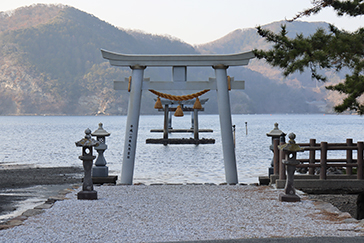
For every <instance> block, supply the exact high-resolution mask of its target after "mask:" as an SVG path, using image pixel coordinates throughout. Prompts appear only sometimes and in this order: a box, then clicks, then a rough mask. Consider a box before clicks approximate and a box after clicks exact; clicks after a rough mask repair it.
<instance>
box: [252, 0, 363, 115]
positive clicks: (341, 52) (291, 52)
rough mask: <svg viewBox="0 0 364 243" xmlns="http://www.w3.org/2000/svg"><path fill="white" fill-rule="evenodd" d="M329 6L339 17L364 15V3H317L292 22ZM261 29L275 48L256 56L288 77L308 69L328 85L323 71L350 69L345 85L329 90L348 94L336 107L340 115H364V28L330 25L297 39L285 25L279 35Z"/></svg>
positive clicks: (351, 0)
mask: <svg viewBox="0 0 364 243" xmlns="http://www.w3.org/2000/svg"><path fill="white" fill-rule="evenodd" d="M327 7H332V8H333V9H334V10H335V12H336V13H337V14H338V15H339V16H343V15H347V16H352V17H358V16H359V17H360V16H362V15H364V0H347V1H339V0H314V1H312V7H311V8H309V9H306V10H304V11H302V12H300V13H298V14H297V15H296V16H295V17H294V18H293V19H292V20H289V21H294V20H296V19H298V18H300V17H302V16H310V15H312V14H317V13H318V12H320V11H321V10H322V9H323V8H327ZM257 30H258V34H259V35H260V36H262V37H264V38H265V39H266V41H268V42H270V43H273V48H272V49H271V50H268V51H265V50H256V49H255V50H254V53H255V55H256V57H257V58H259V59H262V58H264V59H265V60H266V61H267V62H268V63H269V64H270V65H272V66H274V67H280V68H282V69H283V75H284V76H285V77H287V76H288V75H290V74H292V73H294V72H296V71H299V72H301V73H302V72H303V71H304V70H305V69H307V68H308V69H309V70H310V71H311V77H312V78H313V79H316V80H319V81H323V82H325V81H326V80H327V77H325V76H324V75H323V74H322V73H323V72H322V70H324V69H333V70H335V71H340V70H343V69H344V68H345V70H349V72H348V74H347V75H346V78H345V82H344V83H339V84H337V85H331V86H327V87H326V88H327V89H329V90H334V91H338V92H340V93H343V94H346V97H345V98H344V100H343V101H342V103H341V104H339V105H337V106H335V111H336V112H339V113H341V112H344V111H346V110H353V111H356V112H358V114H360V115H363V114H364V104H363V103H360V102H359V98H360V97H361V96H362V95H363V93H364V28H359V29H358V30H356V31H353V32H349V31H345V30H340V29H338V28H337V27H335V26H334V25H330V27H329V30H328V31H325V30H324V29H317V31H316V32H315V33H314V34H313V35H310V36H308V37H304V36H303V35H302V34H298V35H296V37H295V38H294V39H292V38H288V37H287V30H286V26H285V25H282V26H281V31H280V33H278V34H276V33H273V32H272V31H269V30H265V29H262V28H261V27H257Z"/></svg>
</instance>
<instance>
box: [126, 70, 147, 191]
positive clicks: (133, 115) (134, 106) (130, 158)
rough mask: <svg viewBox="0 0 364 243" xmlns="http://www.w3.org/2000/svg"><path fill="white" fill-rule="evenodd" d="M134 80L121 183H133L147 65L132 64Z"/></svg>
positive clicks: (127, 122) (130, 98) (127, 121)
mask: <svg viewBox="0 0 364 243" xmlns="http://www.w3.org/2000/svg"><path fill="white" fill-rule="evenodd" d="M131 69H132V70H133V71H132V80H133V82H132V83H131V89H130V97H129V104H128V117H127V119H126V129H125V140H124V141H125V142H124V153H123V165H122V169H121V184H127V185H129V184H130V185H131V184H132V183H133V174H134V161H135V152H136V145H137V138H138V127H139V116H140V104H141V98H142V84H143V80H144V77H143V76H144V69H145V66H139V65H135V66H131Z"/></svg>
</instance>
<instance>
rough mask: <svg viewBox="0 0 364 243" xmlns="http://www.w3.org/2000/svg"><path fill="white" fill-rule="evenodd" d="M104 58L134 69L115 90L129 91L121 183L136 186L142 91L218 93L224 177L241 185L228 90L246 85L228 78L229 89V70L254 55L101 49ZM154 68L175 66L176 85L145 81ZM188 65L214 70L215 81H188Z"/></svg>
mask: <svg viewBox="0 0 364 243" xmlns="http://www.w3.org/2000/svg"><path fill="white" fill-rule="evenodd" d="M101 52H102V55H103V57H104V58H105V59H108V60H109V61H110V64H111V65H113V66H124V67H131V68H132V70H133V72H132V78H131V80H130V79H129V83H128V82H118V81H116V82H114V88H115V89H119V90H127V89H129V85H130V82H131V89H130V98H129V106H128V117H127V124H126V132H125V143H124V153H123V165H122V172H121V183H122V184H133V174H134V160H135V152H136V144H137V135H138V126H139V115H140V103H141V95H142V90H143V89H157V90H200V89H210V90H216V91H217V96H218V109H219V116H220V127H221V139H222V147H223V156H224V165H225V178H226V182H227V183H228V184H237V183H238V175H237V174H238V173H237V169H236V158H235V149H234V141H233V134H232V122H231V110H230V99H229V89H230V88H231V89H244V82H239V81H237V82H234V80H233V78H229V81H230V85H229V86H228V80H227V72H226V70H227V68H228V67H229V66H244V65H248V63H249V60H250V59H252V58H254V57H255V56H254V54H253V52H251V51H250V52H245V53H238V54H228V55H219V54H217V55H137V54H132V55H130V54H121V53H115V52H109V51H106V50H101ZM147 66H152V67H166V66H167V67H168V66H169V67H173V79H174V80H173V82H160V81H148V80H144V78H143V74H144V69H145V68H146V67H147ZM189 66H200V67H201V66H205V67H206V66H209V67H213V68H214V69H215V76H216V78H215V79H209V81H207V82H205V81H202V82H200V81H187V80H186V68H187V67H189Z"/></svg>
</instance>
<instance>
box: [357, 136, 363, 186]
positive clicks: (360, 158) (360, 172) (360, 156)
mask: <svg viewBox="0 0 364 243" xmlns="http://www.w3.org/2000/svg"><path fill="white" fill-rule="evenodd" d="M357 144H358V167H357V170H358V172H357V179H358V180H362V179H363V164H364V162H363V149H364V143H363V142H357Z"/></svg>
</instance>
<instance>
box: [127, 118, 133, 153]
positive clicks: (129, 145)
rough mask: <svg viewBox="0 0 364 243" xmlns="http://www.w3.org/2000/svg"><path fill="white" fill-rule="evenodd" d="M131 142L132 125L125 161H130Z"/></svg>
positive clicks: (131, 126)
mask: <svg viewBox="0 0 364 243" xmlns="http://www.w3.org/2000/svg"><path fill="white" fill-rule="evenodd" d="M132 140H133V125H130V129H129V140H128V151H127V156H126V158H127V159H130V153H131V146H132V145H131V141H132Z"/></svg>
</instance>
